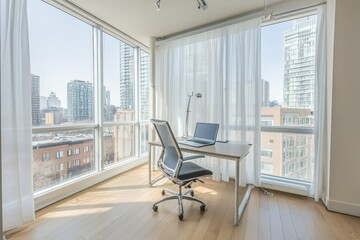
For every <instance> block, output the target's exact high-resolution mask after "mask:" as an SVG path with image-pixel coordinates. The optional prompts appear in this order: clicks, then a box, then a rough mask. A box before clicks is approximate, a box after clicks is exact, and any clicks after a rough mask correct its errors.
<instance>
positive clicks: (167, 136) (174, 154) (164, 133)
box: [151, 119, 183, 177]
mask: <svg viewBox="0 0 360 240" xmlns="http://www.w3.org/2000/svg"><path fill="white" fill-rule="evenodd" d="M151 122H152V123H153V124H154V126H155V129H156V132H157V133H158V135H159V138H160V141H161V144H162V146H163V149H164V156H163V157H162V164H163V165H164V167H165V168H167V170H170V171H171V173H170V174H171V175H172V176H173V177H176V176H177V174H178V172H179V170H180V168H181V165H182V159H183V155H182V153H181V150H180V148H179V145H178V143H177V141H176V139H175V136H174V134H173V132H172V130H171V128H170V125H169V123H168V122H167V121H164V120H157V119H151Z"/></svg>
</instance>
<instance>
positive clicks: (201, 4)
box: [155, 0, 208, 11]
mask: <svg viewBox="0 0 360 240" xmlns="http://www.w3.org/2000/svg"><path fill="white" fill-rule="evenodd" d="M197 2H198V4H199V5H198V9H202V10H205V9H207V7H208V5H207V3H206V2H205V0H197ZM160 4H161V0H156V2H155V5H156V10H158V11H160Z"/></svg>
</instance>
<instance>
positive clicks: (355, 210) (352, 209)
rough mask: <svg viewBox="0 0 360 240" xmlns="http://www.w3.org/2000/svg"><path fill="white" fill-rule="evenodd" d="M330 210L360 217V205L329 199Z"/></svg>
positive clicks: (328, 206)
mask: <svg viewBox="0 0 360 240" xmlns="http://www.w3.org/2000/svg"><path fill="white" fill-rule="evenodd" d="M327 208H328V210H330V211H333V212H339V213H344V214H348V215H352V216H356V217H360V205H357V204H353V203H348V202H341V201H335V200H331V199H329V201H328V205H327Z"/></svg>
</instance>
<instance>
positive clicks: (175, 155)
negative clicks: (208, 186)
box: [151, 119, 212, 221]
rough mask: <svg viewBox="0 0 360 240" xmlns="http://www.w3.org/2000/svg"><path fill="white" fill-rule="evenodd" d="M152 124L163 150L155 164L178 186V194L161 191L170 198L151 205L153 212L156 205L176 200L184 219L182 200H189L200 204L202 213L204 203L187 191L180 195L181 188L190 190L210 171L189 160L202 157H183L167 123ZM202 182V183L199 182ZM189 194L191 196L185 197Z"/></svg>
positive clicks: (166, 190)
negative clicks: (193, 184) (194, 183)
mask: <svg viewBox="0 0 360 240" xmlns="http://www.w3.org/2000/svg"><path fill="white" fill-rule="evenodd" d="M151 122H152V123H153V124H154V126H155V129H156V132H157V133H158V135H159V138H160V141H161V144H162V146H163V150H162V152H161V154H160V158H159V160H158V162H157V164H158V167H159V169H160V171H161V172H162V173H163V174H164V176H166V177H167V178H168V179H170V180H171V181H172V182H173V183H174V184H177V185H179V192H174V191H171V190H169V189H163V190H162V192H161V194H162V195H165V193H169V194H171V195H172V196H169V197H166V198H163V199H161V200H160V201H157V202H156V203H154V204H153V210H154V211H155V212H157V210H158V206H157V205H158V204H159V203H161V202H164V201H167V200H172V199H177V200H178V205H179V215H178V217H179V219H180V220H181V221H182V220H183V218H184V207H183V200H190V201H195V202H198V203H200V204H201V205H200V211H201V212H204V211H205V208H206V205H205V203H204V202H202V201H200V200H199V199H197V198H194V191H193V190H191V189H190V190H188V191H186V192H184V193H182V187H184V186H185V187H186V188H191V184H192V183H193V182H195V181H197V180H198V181H201V180H199V179H198V178H199V177H202V176H209V175H212V172H211V171H210V170H207V169H205V168H202V167H200V166H199V165H196V164H195V163H192V162H190V160H193V159H198V158H203V157H204V156H203V155H192V156H188V157H183V155H182V153H181V150H180V148H179V145H178V143H177V141H176V139H175V137H174V134H173V132H172V130H171V128H170V125H169V123H168V122H167V121H163V120H156V119H151ZM201 182H202V181H201ZM188 194H190V195H191V196H187V195H188Z"/></svg>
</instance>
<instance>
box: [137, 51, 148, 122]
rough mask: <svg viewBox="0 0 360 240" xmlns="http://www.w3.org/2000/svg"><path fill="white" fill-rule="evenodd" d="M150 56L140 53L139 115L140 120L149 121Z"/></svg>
mask: <svg viewBox="0 0 360 240" xmlns="http://www.w3.org/2000/svg"><path fill="white" fill-rule="evenodd" d="M149 73H150V56H149V54H148V53H146V52H144V51H141V52H140V89H139V92H140V96H139V97H140V114H141V119H149V116H150V115H149V113H150V109H149V106H150V104H149V99H150V91H149V89H150V80H149Z"/></svg>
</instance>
